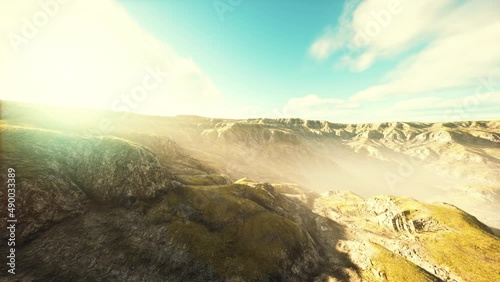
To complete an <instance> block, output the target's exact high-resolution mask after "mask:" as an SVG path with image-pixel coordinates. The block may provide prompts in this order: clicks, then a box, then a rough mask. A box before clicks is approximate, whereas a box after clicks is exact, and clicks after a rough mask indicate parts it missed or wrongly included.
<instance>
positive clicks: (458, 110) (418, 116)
mask: <svg viewBox="0 0 500 282" xmlns="http://www.w3.org/2000/svg"><path fill="white" fill-rule="evenodd" d="M498 108H500V91H499V90H498V89H496V88H488V87H486V86H483V87H478V88H476V89H475V91H474V93H470V94H467V95H462V96H460V97H451V98H441V97H436V96H428V97H419V98H414V99H410V100H399V101H393V102H392V103H389V105H387V103H384V104H379V103H378V102H373V103H370V104H369V105H362V104H357V103H353V102H349V101H345V100H338V99H328V98H321V97H318V96H316V95H308V96H304V97H300V98H292V99H290V100H289V101H288V102H287V103H286V104H285V105H284V106H283V108H282V109H281V110H280V111H279V113H280V114H281V116H279V117H301V118H306V119H319V120H328V121H332V122H341V123H368V122H386V121H421V122H440V121H460V120H478V119H482V120H489V119H499V118H500V116H499V114H498V113H497V112H496V110H495V109H498ZM485 109H486V110H485Z"/></svg>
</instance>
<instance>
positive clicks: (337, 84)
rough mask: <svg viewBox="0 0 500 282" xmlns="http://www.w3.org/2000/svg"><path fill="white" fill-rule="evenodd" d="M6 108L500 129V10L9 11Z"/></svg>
mask: <svg viewBox="0 0 500 282" xmlns="http://www.w3.org/2000/svg"><path fill="white" fill-rule="evenodd" d="M0 11H1V12H0V28H1V29H0V33H1V34H3V35H4V36H3V37H2V38H3V39H2V40H1V41H0V54H1V55H0V60H2V66H1V67H0V85H2V87H3V89H2V91H0V93H1V94H0V98H1V99H8V100H16V101H24V102H33V103H43V104H53V105H62V106H69V107H88V108H100V109H109V110H118V111H130V112H138V113H143V114H154V115H177V114H195V115H203V116H210V117H228V118H248V117H269V118H282V117H300V118H305V119H321V120H330V121H334V122H381V121H395V120H398V121H447V120H479V119H500V111H499V109H500V95H499V93H500V92H499V89H500V88H499V87H500V83H499V81H500V48H499V47H500V46H498V45H499V42H500V41H499V40H498V38H500V4H499V2H498V1H496V0H475V1H472V0H468V1H467V0H442V1H433V0H421V1H410V0H345V1H341V0H317V1H265V0H252V1H250V0H190V1H184V0H171V1H160V0H149V1H131V0H69V1H62V0H46V1H41V2H38V3H37V2H36V1H20V2H19V3H17V2H16V3H15V4H11V3H9V2H4V3H2V4H0Z"/></svg>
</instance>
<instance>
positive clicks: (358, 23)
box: [309, 0, 452, 71]
mask: <svg viewBox="0 0 500 282" xmlns="http://www.w3.org/2000/svg"><path fill="white" fill-rule="evenodd" d="M451 2H452V1H451V0H444V1H433V0H421V1H410V0H371V1H367V0H365V1H359V0H354V1H353V0H351V1H347V2H346V6H345V7H344V11H343V14H342V16H341V18H340V21H339V27H338V28H337V29H336V30H332V29H331V28H330V29H328V30H327V31H326V32H325V33H324V34H323V35H322V36H321V37H320V38H319V39H317V40H316V41H315V42H314V43H313V44H312V46H311V48H310V50H309V51H310V54H311V55H312V56H313V57H315V58H317V59H326V58H328V57H329V56H330V55H331V54H332V53H334V52H336V51H338V50H339V49H342V50H343V51H344V60H343V63H345V64H346V65H347V66H348V67H349V68H351V70H353V71H363V70H365V69H367V68H368V67H370V66H371V65H372V64H373V62H375V60H376V59H378V58H380V57H387V56H391V55H394V54H397V53H399V52H401V51H403V50H404V49H405V48H408V47H409V46H410V45H412V44H414V43H416V42H417V40H416V39H417V38H418V37H419V36H421V35H424V34H425V33H428V32H430V31H432V30H433V29H434V26H433V24H434V22H435V20H436V19H438V18H439V17H440V16H441V14H442V11H443V9H445V8H447V7H448V6H449V5H450V3H451ZM321 47H322V48H321ZM327 47H330V48H327Z"/></svg>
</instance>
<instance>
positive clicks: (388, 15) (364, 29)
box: [309, 0, 500, 102]
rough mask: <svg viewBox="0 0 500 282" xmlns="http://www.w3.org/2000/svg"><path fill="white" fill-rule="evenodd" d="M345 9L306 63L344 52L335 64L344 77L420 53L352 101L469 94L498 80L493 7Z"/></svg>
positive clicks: (427, 4)
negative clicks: (379, 62) (448, 91)
mask: <svg viewBox="0 0 500 282" xmlns="http://www.w3.org/2000/svg"><path fill="white" fill-rule="evenodd" d="M348 3H350V5H349V7H348V8H346V9H345V10H344V12H343V15H342V17H341V20H340V27H339V28H338V29H337V30H335V31H332V30H331V29H330V31H328V32H325V34H324V35H323V36H321V37H320V38H319V39H318V40H317V41H316V42H314V43H313V44H312V46H311V48H310V50H309V51H310V54H311V55H312V56H313V57H315V58H317V59H326V58H328V57H329V56H330V55H332V54H333V53H335V52H338V51H339V50H343V51H344V55H343V56H342V59H341V61H340V63H341V64H343V65H345V66H347V67H349V68H350V70H351V71H364V70H366V69H367V68H369V67H370V66H372V65H373V64H374V63H375V62H376V61H377V60H380V59H381V58H390V57H394V56H395V55H398V54H401V53H402V52H403V51H405V50H408V49H410V48H413V47H415V46H417V44H421V45H422V46H424V47H423V49H421V50H420V51H419V52H418V53H416V54H413V55H411V56H410V57H407V58H406V59H404V60H403V61H402V62H401V63H400V64H399V65H398V66H397V67H396V68H395V69H394V70H393V71H392V72H390V73H389V74H388V75H386V77H385V79H384V81H385V82H384V83H381V84H378V85H373V86H371V87H368V88H367V89H364V90H362V91H360V92H358V93H355V95H353V96H352V97H351V98H350V100H351V101H356V102H361V101H375V100H382V99H387V98H389V97H397V96H401V95H415V94H423V93H430V92H433V91H437V90H443V89H459V88H463V87H468V86H475V85H477V84H478V83H479V80H480V79H481V78H488V79H492V80H498V79H500V48H499V47H498V42H497V41H498V38H500V5H499V3H498V1H495V0H477V1H458V0H443V1H433V0H422V1H410V0H401V1H397V0H371V1H368V0H364V1H359V0H357V1H348ZM397 3H400V4H399V6H397ZM353 7H354V8H353ZM391 7H392V8H391ZM394 7H399V10H398V9H394ZM318 46H330V47H331V46H335V48H319V47H318Z"/></svg>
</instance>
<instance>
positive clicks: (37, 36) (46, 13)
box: [0, 0, 222, 115]
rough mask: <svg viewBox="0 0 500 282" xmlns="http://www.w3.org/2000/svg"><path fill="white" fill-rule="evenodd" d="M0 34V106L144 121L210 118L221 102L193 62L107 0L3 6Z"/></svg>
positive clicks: (23, 0)
mask: <svg viewBox="0 0 500 282" xmlns="http://www.w3.org/2000/svg"><path fill="white" fill-rule="evenodd" d="M0 28H1V30H0V32H1V35H2V39H1V41H0V60H1V62H2V63H1V64H0V97H1V98H2V99H7V100H17V101H26V102H34V103H45V104H56V105H65V106H80V107H94V108H106V109H110V108H115V109H122V110H130V111H134V112H141V113H148V114H205V115H210V114H213V113H214V109H216V107H217V106H219V105H220V104H221V103H222V95H221V94H220V92H219V90H218V89H217V87H216V86H215V85H214V84H213V83H212V82H211V80H210V79H209V78H208V77H207V76H206V75H205V74H204V73H203V71H202V70H201V69H200V68H199V67H198V66H197V65H196V63H195V62H193V61H192V60H191V59H190V58H186V57H182V56H180V55H179V54H178V53H176V52H175V51H174V50H173V48H171V47H170V46H168V45H166V44H164V43H162V42H160V41H159V40H157V39H156V38H155V37H153V36H152V35H151V34H149V33H148V32H146V31H145V30H144V29H142V28H141V27H140V26H139V25H137V24H136V23H135V22H134V20H133V19H132V18H131V17H130V16H129V15H128V14H127V11H126V10H125V9H124V8H123V7H121V6H120V5H119V4H117V3H116V2H115V1H113V0H65V1H62V0H42V1H40V2H39V1H30V0H21V1H15V3H14V2H12V1H2V2H1V3H0ZM151 76H153V77H151ZM141 87H142V88H141ZM145 88H148V89H146V92H144V93H142V92H141V91H144V89H145ZM113 105H114V106H113Z"/></svg>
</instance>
